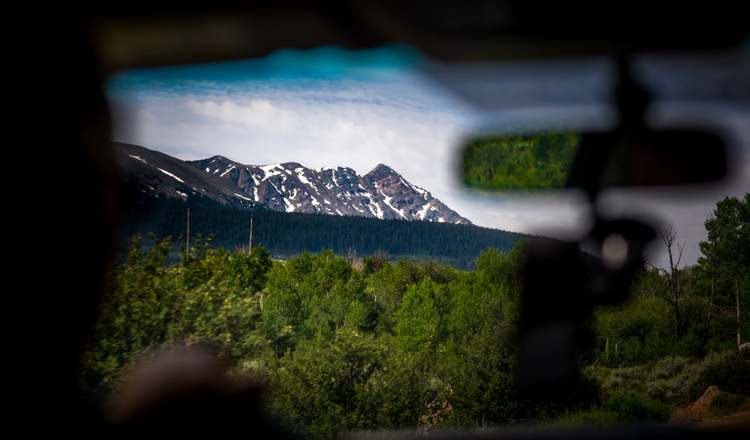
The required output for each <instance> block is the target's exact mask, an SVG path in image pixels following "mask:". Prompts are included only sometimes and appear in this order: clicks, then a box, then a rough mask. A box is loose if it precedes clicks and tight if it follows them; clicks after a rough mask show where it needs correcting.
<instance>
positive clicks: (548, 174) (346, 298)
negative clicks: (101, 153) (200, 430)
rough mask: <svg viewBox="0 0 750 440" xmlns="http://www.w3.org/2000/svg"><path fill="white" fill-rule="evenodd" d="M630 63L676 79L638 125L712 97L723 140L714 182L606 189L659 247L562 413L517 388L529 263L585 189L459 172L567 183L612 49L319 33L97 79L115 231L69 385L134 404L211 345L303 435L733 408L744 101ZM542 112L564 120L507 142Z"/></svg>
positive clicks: (741, 265) (744, 246) (574, 213)
mask: <svg viewBox="0 0 750 440" xmlns="http://www.w3.org/2000/svg"><path fill="white" fill-rule="evenodd" d="M644 62H645V66H646V67H644V68H643V71H644V72H645V73H644V74H643V76H644V77H647V78H650V81H651V83H652V84H653V85H654V87H655V88H657V89H658V90H662V91H664V90H666V91H664V93H663V94H662V96H663V97H664V99H665V101H664V103H663V105H660V106H658V107H657V112H656V113H655V115H653V121H654V124H657V125H658V124H662V125H664V124H669V123H671V122H672V121H683V120H686V119H690V118H691V117H693V116H694V115H696V114H700V115H705V114H706V109H707V108H709V107H710V108H711V109H712V111H711V112H710V114H711V116H712V118H713V121H712V122H714V123H715V124H719V125H720V129H721V130H723V132H726V133H729V134H730V138H731V141H732V145H733V146H736V147H738V148H737V151H739V153H737V155H736V156H734V157H735V158H736V161H735V163H734V165H735V166H734V168H733V171H734V174H733V175H732V177H731V178H730V180H729V181H728V183H727V184H725V185H721V186H716V185H715V186H711V187H710V188H709V189H706V190H704V191H703V192H700V193H698V194H697V195H696V194H695V193H691V195H690V196H683V195H682V193H680V191H678V190H670V191H656V192H655V191H644V190H639V191H633V190H626V189H619V190H609V191H606V192H605V193H603V194H602V202H601V204H600V209H601V212H602V213H603V215H605V216H609V217H616V216H618V215H623V214H626V215H629V216H635V217H639V218H646V219H649V221H650V222H651V224H653V225H654V227H655V228H657V229H658V237H657V239H655V240H654V241H653V243H652V244H651V246H650V247H649V248H648V249H647V252H646V253H645V258H644V260H643V261H642V262H641V264H640V267H639V268H638V275H637V279H636V281H635V283H634V284H633V285H632V287H630V288H629V289H630V290H629V294H630V295H629V298H628V299H627V300H626V301H624V302H623V303H621V304H617V305H610V306H602V307H598V308H597V309H596V310H595V311H594V313H593V316H592V318H591V320H590V321H589V323H588V325H590V330H591V336H592V341H591V349H590V350H589V351H588V352H586V353H585V355H584V356H581V357H580V358H579V359H577V360H576V368H579V369H580V372H581V377H582V378H583V379H582V381H581V383H580V386H579V387H578V388H577V391H576V393H574V394H575V395H574V396H573V397H572V398H570V399H567V400H566V401H564V402H560V401H554V402H551V401H546V400H544V399H534V398H531V397H527V396H523V395H520V394H519V393H518V389H517V386H516V385H517V383H516V381H515V376H516V373H517V370H516V365H517V364H516V362H517V361H518V359H519V357H521V358H522V357H523V355H522V354H520V353H522V352H521V351H519V350H520V348H519V343H518V341H519V337H518V336H519V335H518V334H517V330H518V326H517V324H518V322H519V316H520V313H521V312H520V310H521V303H522V300H521V297H520V296H521V289H522V286H521V284H522V277H521V276H520V275H519V269H520V268H521V266H522V265H523V263H524V255H525V254H524V252H523V251H522V248H523V246H524V243H526V242H528V241H529V240H531V239H534V238H537V237H540V236H541V237H545V238H549V239H551V240H555V241H561V240H576V239H577V238H578V237H581V236H582V235H584V234H585V233H587V231H588V230H589V228H590V227H591V226H592V225H591V222H590V220H589V215H590V211H589V208H588V205H587V198H586V195H585V194H583V193H582V192H581V191H576V190H562V189H560V190H557V191H554V192H548V193H544V192H537V193H520V194H519V193H509V192H505V193H501V194H489V193H485V192H481V191H476V190H475V189H472V188H467V186H466V185H465V183H466V181H465V180H463V179H462V177H461V175H460V172H459V170H460V169H461V166H464V165H465V166H470V167H471V170H470V171H471V174H470V176H471V179H475V180H472V182H474V181H476V182H479V184H481V183H482V182H484V181H486V179H489V178H488V177H487V176H495V177H497V174H492V173H501V174H503V175H505V176H507V175H509V173H510V172H511V171H512V170H513V169H514V168H513V167H516V168H519V167H523V170H524V172H523V173H522V174H523V179H527V180H523V182H524V183H525V184H527V185H529V186H534V185H535V184H539V185H541V186H544V185H545V184H547V183H548V182H547V181H546V180H545V181H544V182H539V181H538V180H539V179H542V177H539V176H543V178H544V179H547V180H549V181H554V182H555V184H556V185H558V186H562V184H563V183H564V180H565V179H566V177H567V172H568V170H567V167H569V165H570V162H571V161H572V159H571V157H572V153H571V151H573V144H574V143H575V142H577V141H578V140H579V135H578V134H577V133H579V132H581V131H583V130H592V129H595V130H605V129H609V128H611V127H612V126H613V124H614V112H613V110H612V108H611V105H610V104H609V103H608V97H609V88H610V87H611V85H612V84H613V79H612V66H611V64H610V63H608V62H605V61H602V60H577V61H571V62H569V63H559V62H558V63H551V64H543V63H526V64H517V65H512V66H509V65H499V66H498V65H479V66H462V67H455V66H443V65H438V64H437V63H434V62H430V61H429V60H426V59H425V58H424V57H423V56H422V55H420V54H419V53H417V52H415V51H414V50H412V49H410V48H408V47H401V46H394V47H383V48H377V49H371V50H366V51H359V52H349V51H345V50H341V49H336V48H330V47H322V48H318V49H313V50H308V51H299V50H282V51H278V52H275V53H272V54H270V55H268V56H266V57H264V58H259V59H253V60H246V61H235V62H226V63H216V64H205V65H193V66H180V67H164V68H155V69H143V70H132V71H126V72H122V73H120V74H119V75H117V76H115V77H113V78H112V79H111V80H110V82H109V83H108V85H107V96H108V99H109V102H110V105H111V107H112V110H113V114H114V127H115V131H114V143H113V145H114V150H115V154H116V158H117V166H118V169H119V173H120V184H121V185H120V186H121V199H122V201H123V202H122V206H121V212H122V222H121V225H120V227H119V229H118V230H117V234H118V239H119V250H118V257H117V264H116V265H115V267H114V268H113V269H112V273H111V276H110V277H109V284H108V287H107V292H106V295H105V298H104V300H103V304H102V306H101V313H100V320H99V323H98V324H97V327H96V334H95V338H94V341H93V343H92V344H91V346H90V348H89V350H88V351H87V352H86V354H85V356H84V371H83V373H82V384H83V389H84V393H85V394H86V395H87V397H88V398H92V399H101V398H102V396H104V397H103V398H104V399H105V400H106V401H107V402H110V403H109V404H108V405H107V408H111V410H112V411H113V414H115V416H116V417H123V418H127V417H129V416H130V415H132V412H133V411H135V410H134V409H133V408H137V407H138V405H139V403H138V397H134V396H137V395H138V394H137V393H135V394H134V393H133V392H129V391H128V390H131V391H132V389H133V387H134V386H135V385H134V383H137V382H138V380H139V378H141V379H142V376H139V375H138V371H139V368H141V367H139V366H141V365H143V364H144V363H146V364H148V362H152V363H153V362H157V361H154V359H158V358H159V357H160V356H167V357H169V356H176V357H177V358H179V356H181V355H180V353H182V352H183V351H185V350H187V351H191V350H193V351H200V350H210V351H211V352H214V353H218V354H219V355H220V357H221V359H222V360H223V361H224V362H226V363H227V365H228V369H229V372H230V373H229V374H230V375H231V376H232V377H250V378H253V379H254V380H257V381H260V382H262V383H264V384H265V385H264V386H263V390H264V391H263V392H262V396H263V406H264V408H265V411H267V412H268V414H270V416H271V417H272V419H273V420H275V421H276V422H277V423H279V424H280V425H282V426H284V427H285V428H286V429H289V430H290V431H292V432H298V433H303V434H306V435H311V436H315V437H319V438H337V437H341V436H342V435H345V434H349V433H359V434H360V435H361V434H362V433H368V432H369V433H373V432H379V431H389V430H405V431H407V432H410V433H415V432H420V433H424V432H433V431H444V430H453V429H460V430H469V431H476V430H485V429H488V428H495V427H501V426H517V427H520V426H529V425H558V424H586V425H590V424H619V423H635V422H643V421H647V422H657V423H684V422H690V423H707V424H710V423H721V421H722V420H726V418H731V417H737V414H742V416H741V417H745V418H747V416H748V414H749V413H748V411H750V385H749V384H748V380H747V378H748V376H750V375H749V374H748V368H747V366H748V360H747V359H748V358H747V357H743V355H742V354H741V353H740V352H739V351H738V346H743V345H742V344H743V343H744V342H745V341H746V340H747V339H748V338H750V313H748V311H749V310H750V260H748V258H750V255H748V249H750V235H748V232H749V231H750V195H748V193H747V188H748V182H750V167H748V165H747V164H748V163H750V161H748V160H747V156H748V155H747V152H746V148H745V147H744V146H745V145H747V143H748V141H749V140H750V131H748V114H747V112H746V110H747V109H746V108H739V109H738V108H737V107H738V106H737V103H736V102H730V103H729V104H726V103H725V102H724V101H721V99H727V97H729V98H733V97H734V96H735V95H734V94H732V92H731V91H726V90H725V89H723V88H721V86H720V85H717V87H719V95H720V96H719V97H718V98H720V99H718V98H717V100H714V101H711V102H710V105H709V104H706V103H705V102H701V103H699V104H695V105H691V104H690V103H685V102H677V100H679V99H680V98H681V97H685V96H687V97H688V99H692V98H695V96H696V95H695V93H694V94H692V95H691V93H692V92H690V91H685V90H683V89H680V86H681V85H684V84H688V85H689V84H690V83H691V80H690V79H689V78H688V79H683V80H682V82H679V81H678V82H666V83H665V82H664V81H662V79H663V78H664V76H665V75H667V73H665V70H664V69H667V70H668V68H669V67H668V66H667V67H665V65H663V64H659V63H658V62H650V64H649V60H648V59H646V60H645V61H644ZM698 67H701V66H700V65H699V66H698ZM660 69H661V70H660ZM698 70H699V71H701V72H705V71H704V70H700V69H698ZM529 78H531V79H529ZM534 78H535V79H536V82H535V81H534ZM712 78H713V79H712V80H713V81H714V82H720V81H721V80H722V77H721V75H719V74H716V73H714V77H712ZM660 81H662V82H661V83H660ZM659 84H661V86H660V85H659ZM701 84H702V85H703V86H705V87H703V88H701V89H700V90H699V92H697V93H698V95H700V96H699V97H701V98H704V97H705V95H706V94H710V93H711V90H710V87H708V86H706V85H705V83H701ZM659 87H661V89H659ZM685 87H687V86H685ZM706 90H708V91H706ZM712 96H713V95H712ZM675 97H676V98H675ZM669 99H672V101H669ZM743 112H744V113H743ZM686 115H687V116H686ZM539 127H542V128H545V129H547V130H550V129H551V130H557V132H562V131H563V130H564V134H560V135H555V136H546V135H545V136H546V137H528V136H524V135H521V134H519V133H521V132H523V131H528V130H531V131H534V130H537V129H538V128H539ZM477 133H479V134H481V136H484V137H482V139H483V140H482V141H481V142H476V143H474V144H471V145H473V147H472V148H475V150H472V151H473V152H474V153H473V154H474V156H472V158H471V160H472V162H471V163H468V165H466V164H463V165H462V164H461V163H459V162H460V160H461V159H460V155H459V147H460V145H462V143H464V142H465V141H466V139H468V138H469V137H471V136H475V135H476V134H477ZM498 133H499V134H502V135H504V136H506V138H503V140H502V141H499V140H497V138H493V137H492V136H496V135H498ZM511 135H512V136H511ZM538 136H541V135H538ZM540 139H541V140H540ZM540 143H545V145H547V144H550V145H552V144H554V145H555V146H556V145H558V144H565V145H566V146H569V147H570V148H568V150H566V152H565V156H564V158H563V159H559V160H557V162H556V165H555V166H556V167H555V168H554V169H543V172H540V174H533V173H530V172H527V171H528V170H529V169H532V168H533V167H534V166H535V165H536V164H537V163H538V162H539V158H538V157H536V156H533V155H530V153H528V151H526V150H524V148H527V147H528V146H529V145H531V146H532V147H529V148H533V147H534V146H535V145H538V144H540ZM488 144H489V145H490V146H494V147H493V148H496V150H491V149H490V150H488V151H489V152H487V151H484V150H481V151H480V149H481V147H482V146H486V145H488ZM497 148H500V149H501V150H502V160H500V159H498V160H496V161H495V162H493V161H491V160H487V157H490V156H492V155H493V154H495V153H497V151H499V150H497ZM545 148H546V147H545ZM566 148H567V147H566ZM743 148H745V150H743ZM493 151H494V153H493ZM545 151H546V150H545ZM482 154H485V156H482ZM498 154H499V153H498ZM522 154H526V156H523V157H521V155H522ZM545 154H546V153H545ZM487 155H489V156H487ZM492 157H495V158H496V157H497V154H495V156H492ZM511 160H513V161H515V162H510V161H511ZM514 164H515V165H514ZM561 164H562V165H561ZM490 168H491V169H490ZM509 170H510V171H509ZM501 177H502V176H501ZM483 179H485V180H483ZM497 179H499V177H497ZM528 179H531V180H534V179H537V180H534V181H533V182H532V181H529V180H528ZM497 181H498V182H501V183H502V185H506V184H508V182H511V184H512V183H517V182H518V181H519V180H512V181H511V180H497ZM602 249H603V253H604V254H605V257H606V254H607V252H608V249H609V248H607V247H606V246H605V247H603V248H602ZM550 294H551V295H552V294H554V292H550ZM535 307H539V308H545V307H546V304H537V305H536V306H535ZM522 339H523V338H521V340H522ZM549 344H552V345H554V342H553V341H550V342H549ZM206 347H209V348H206ZM745 347H747V346H746V345H745ZM744 356H747V355H746V354H745V355H744ZM157 363H158V362H157ZM550 368H556V366H551V367H550ZM144 386H146V385H144ZM136 388H137V387H136ZM158 389H160V387H159V385H154V388H153V390H158ZM153 390H152V391H153ZM154 392H157V391H154ZM134 402H135V403H134Z"/></svg>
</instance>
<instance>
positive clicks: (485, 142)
mask: <svg viewBox="0 0 750 440" xmlns="http://www.w3.org/2000/svg"><path fill="white" fill-rule="evenodd" d="M727 155H728V152H727V147H726V146H725V144H724V142H723V140H722V138H721V137H720V136H719V135H717V134H716V133H713V132H710V131H704V130H695V129H666V130H651V129H646V128H642V129H638V130H626V131H612V132H602V133H571V132H560V133H555V132H548V133H533V134H523V135H518V134H511V135H499V136H484V137H478V138H473V139H470V141H469V142H468V143H467V144H466V146H465V147H464V149H463V157H462V163H461V173H462V178H463V181H464V183H465V184H466V186H468V187H469V188H474V189H483V190H490V191H493V190H499V191H503V190H543V189H559V188H563V187H568V188H577V189H583V190H585V191H588V192H590V193H595V192H597V191H601V190H603V189H606V188H613V187H639V186H652V187H653V186H676V185H696V184H705V183H711V182H716V181H719V180H721V179H723V178H724V177H725V176H726V175H727V172H728V164H727V160H728V159H727Z"/></svg>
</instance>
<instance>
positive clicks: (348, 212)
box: [115, 143, 471, 224]
mask: <svg viewBox="0 0 750 440" xmlns="http://www.w3.org/2000/svg"><path fill="white" fill-rule="evenodd" d="M115 149H116V151H117V154H118V164H119V166H120V170H121V174H122V175H123V178H124V179H125V180H126V181H129V182H130V183H131V184H132V185H134V186H136V187H138V188H139V190H140V191H141V192H142V193H143V194H148V195H151V196H153V197H157V198H158V197H168V198H175V199H182V200H183V201H184V200H187V199H188V198H191V197H197V196H201V197H202V198H208V199H212V200H215V201H217V202H219V203H220V204H221V205H224V206H230V207H237V208H250V207H255V206H257V205H262V206H265V207H267V208H269V209H272V210H274V211H282V212H302V213H310V214H331V215H340V216H359V217H371V218H378V219H400V220H424V221H430V222H438V223H453V224H471V222H470V221H469V220H467V219H465V218H464V217H461V216H460V215H459V214H458V213H456V212H455V211H453V210H452V209H450V208H448V207H447V206H446V205H445V204H444V203H442V202H441V201H440V200H438V199H436V198H435V197H433V196H432V195H431V194H430V193H429V192H428V191H426V190H424V189H422V188H420V187H418V186H416V185H413V184H411V183H409V182H407V181H406V180H405V179H404V178H403V177H402V176H401V175H400V174H398V173H397V172H396V171H394V170H393V169H392V168H390V167H388V166H386V165H383V164H380V165H378V166H377V167H375V169H373V170H372V171H370V172H369V173H367V174H365V175H364V176H360V175H358V174H357V173H356V171H354V170H353V169H351V168H345V167H338V168H323V169H318V170H315V169H311V168H307V167H304V166H302V165H301V164H299V163H296V162H287V163H282V164H273V165H243V164H240V163H238V162H234V161H232V160H229V159H227V158H225V157H223V156H213V157H211V158H208V159H203V160H197V161H188V162H186V161H182V160H179V159H176V158H174V157H171V156H168V155H166V154H163V153H159V152H157V151H153V150H149V149H147V148H144V147H139V146H136V145H129V144H121V143H116V144H115Z"/></svg>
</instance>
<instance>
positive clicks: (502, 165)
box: [462, 133, 580, 190]
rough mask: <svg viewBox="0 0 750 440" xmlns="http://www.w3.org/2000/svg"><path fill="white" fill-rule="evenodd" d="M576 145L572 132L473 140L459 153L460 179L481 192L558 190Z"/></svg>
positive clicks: (566, 176)
mask: <svg viewBox="0 0 750 440" xmlns="http://www.w3.org/2000/svg"><path fill="white" fill-rule="evenodd" d="M579 143H580V136H579V135H578V134H575V133H536V134H529V135H507V136H491V137H482V138H476V139H473V140H471V141H470V142H469V143H468V144H467V145H466V147H465V150H464V152H463V164H462V172H463V179H464V182H465V184H466V185H467V186H468V187H470V188H476V189H485V190H519V189H523V190H534V189H554V188H562V187H564V186H565V184H566V182H567V181H568V174H569V173H570V169H571V167H572V164H573V159H574V158H575V155H576V152H577V150H578V146H579Z"/></svg>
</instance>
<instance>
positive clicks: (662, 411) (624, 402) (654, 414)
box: [604, 393, 669, 422]
mask: <svg viewBox="0 0 750 440" xmlns="http://www.w3.org/2000/svg"><path fill="white" fill-rule="evenodd" d="M604 408H605V409H606V410H607V411H610V412H612V413H614V414H617V420H618V421H620V422H637V421H653V422H664V421H667V419H669V407H668V406H667V405H665V404H663V403H661V402H658V401H656V400H650V399H644V398H642V397H639V396H637V395H635V394H633V393H618V394H614V395H613V396H612V397H610V398H609V399H608V400H607V403H606V404H605V405H604Z"/></svg>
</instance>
